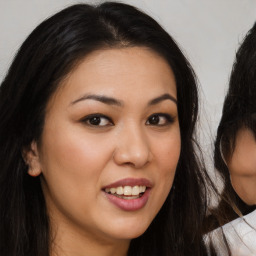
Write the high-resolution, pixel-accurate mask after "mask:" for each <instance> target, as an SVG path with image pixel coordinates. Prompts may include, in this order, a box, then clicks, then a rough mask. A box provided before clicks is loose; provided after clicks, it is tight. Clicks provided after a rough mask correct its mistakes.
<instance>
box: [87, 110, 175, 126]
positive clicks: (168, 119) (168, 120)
mask: <svg viewBox="0 0 256 256" xmlns="http://www.w3.org/2000/svg"><path fill="white" fill-rule="evenodd" d="M154 118H156V119H155V120H154ZM163 118H164V119H165V120H164V123H163V124H159V122H161V121H163V120H162V119H163ZM102 119H105V120H106V121H107V124H103V125H100V122H102ZM150 119H151V122H152V121H153V122H156V123H150ZM106 121H105V122H106ZM82 122H83V123H86V124H87V125H89V126H92V127H108V126H113V125H114V122H113V121H112V120H111V118H109V117H107V116H105V115H103V114H91V115H88V116H86V117H85V118H83V119H82ZM93 122H94V124H93ZM173 122H174V118H173V117H172V116H171V115H169V114H166V113H155V114H153V115H151V116H149V117H148V119H147V121H146V125H152V126H158V127H161V126H167V125H170V124H171V123H173Z"/></svg>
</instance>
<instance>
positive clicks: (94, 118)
mask: <svg viewBox="0 0 256 256" xmlns="http://www.w3.org/2000/svg"><path fill="white" fill-rule="evenodd" d="M83 122H84V123H86V124H88V125H90V126H102V127H104V126H110V125H113V122H112V121H111V120H110V118H108V117H106V116H104V115H99V114H97V115H89V116H87V117H85V118H84V119H83Z"/></svg>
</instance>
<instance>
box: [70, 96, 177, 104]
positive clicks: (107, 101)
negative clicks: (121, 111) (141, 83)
mask: <svg viewBox="0 0 256 256" xmlns="http://www.w3.org/2000/svg"><path fill="white" fill-rule="evenodd" d="M83 100H96V101H99V102H102V103H104V104H107V105H114V106H120V107H121V106H123V105H124V103H123V101H121V100H118V99H115V98H112V97H109V96H104V95H97V94H86V95H84V96H82V97H81V98H79V99H77V100H74V101H72V102H71V105H74V104H76V103H78V102H80V101H83ZM164 100H171V101H173V102H174V103H175V104H176V105H177V100H176V99H175V98H174V97H173V96H171V95H170V94H168V93H165V94H163V95H161V96H159V97H157V98H154V99H152V100H150V101H149V103H148V106H152V105H156V104H158V103H160V102H161V101H164Z"/></svg>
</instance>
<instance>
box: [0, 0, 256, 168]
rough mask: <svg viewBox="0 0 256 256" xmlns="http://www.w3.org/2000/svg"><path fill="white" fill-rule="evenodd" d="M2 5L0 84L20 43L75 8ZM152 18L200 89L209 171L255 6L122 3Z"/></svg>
mask: <svg viewBox="0 0 256 256" xmlns="http://www.w3.org/2000/svg"><path fill="white" fill-rule="evenodd" d="M100 2H103V1H76V0H0V81H2V79H3V78H4V75H5V73H6V72H7V69H8V67H9V65H10V63H11V61H12V59H13V57H14V55H15V53H16V51H17V50H18V48H19V46H20V45H21V43H22V42H23V40H24V39H25V38H26V37H27V36H28V34H29V33H30V32H31V31H32V30H33V29H34V28H35V26H37V25H38V24H39V23H40V22H41V21H43V20H44V19H45V18H47V17H49V16H51V15H52V14H54V13H55V12H57V11H59V10H61V9H62V8H64V7H67V6H69V5H71V4H74V3H95V4H97V3H100ZM122 2H124V3H129V4H132V5H135V6H137V7H139V8H141V9H142V10H144V11H145V12H146V13H148V14H149V15H151V16H153V17H154V18H155V19H156V20H157V21H158V22H159V23H160V24H161V25H162V26H163V27H164V28H165V29H166V30H167V31H168V32H169V33H170V34H171V35H172V36H173V37H174V39H175V40H176V41H177V42H178V44H179V45H180V47H181V48H182V50H183V52H184V53H185V55H186V56H187V57H188V59H189V60H190V62H191V64H192V66H193V67H194V69H195V71H196V74H197V76H198V80H199V84H200V87H201V118H200V122H199V127H198V132H199V135H200V141H201V145H202V149H203V152H204V154H205V156H206V159H207V165H208V166H209V169H210V170H211V168H212V160H211V155H212V142H213V140H214V137H215V133H216V128H217V126H218V122H219V119H220V116H221V109H222V104H223V100H224V96H225V93H226V90H227V86H228V79H229V75H230V71H231V68H232V63H233V60H234V57H235V52H236V50H237V49H238V47H239V44H240V43H241V41H242V39H243V37H244V36H245V34H246V33H247V31H248V30H249V29H250V28H251V27H252V25H253V24H254V22H255V20H256V1H255V0H137V1H136V0H130V1H128V0H123V1H122Z"/></svg>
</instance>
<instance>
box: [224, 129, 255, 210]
mask: <svg viewBox="0 0 256 256" xmlns="http://www.w3.org/2000/svg"><path fill="white" fill-rule="evenodd" d="M235 145H236V146H235V150H234V153H233V155H232V156H231V158H230V160H229V161H227V166H228V169H229V172H230V179H231V183H232V186H233V188H234V190H235V191H236V193H237V194H238V195H239V197H240V198H241V199H242V200H243V201H244V202H245V203H247V204H248V205H254V204H256V141H255V137H254V135H253V133H252V131H251V130H249V129H247V128H241V129H240V130H239V131H238V133H237V136H236V144H235Z"/></svg>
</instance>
